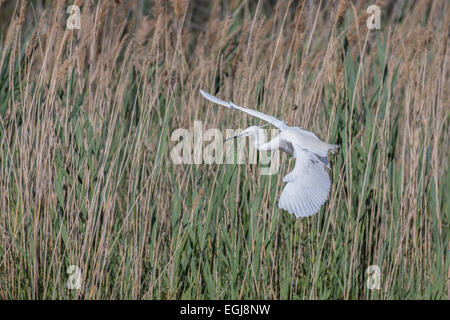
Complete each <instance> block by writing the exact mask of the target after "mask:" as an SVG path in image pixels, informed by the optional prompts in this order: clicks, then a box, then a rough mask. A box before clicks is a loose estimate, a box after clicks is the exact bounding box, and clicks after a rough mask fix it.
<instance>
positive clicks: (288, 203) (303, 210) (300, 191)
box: [278, 146, 331, 218]
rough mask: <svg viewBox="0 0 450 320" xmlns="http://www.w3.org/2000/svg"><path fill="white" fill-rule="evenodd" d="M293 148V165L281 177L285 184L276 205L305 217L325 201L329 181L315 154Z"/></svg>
mask: <svg viewBox="0 0 450 320" xmlns="http://www.w3.org/2000/svg"><path fill="white" fill-rule="evenodd" d="M294 150H295V152H294V156H295V161H296V162H295V167H294V170H292V171H291V172H290V173H288V174H287V175H286V176H285V177H284V178H283V181H284V182H287V184H286V186H285V187H284V189H283V192H282V193H281V197H280V201H279V202H278V207H279V208H280V209H284V210H287V211H289V213H294V214H295V216H296V217H297V218H298V217H307V216H310V215H313V214H315V213H317V212H318V211H319V210H320V207H321V206H322V205H323V204H324V203H325V201H327V199H328V194H329V193H330V188H331V181H330V177H329V176H328V173H327V172H326V171H325V167H324V164H323V162H321V161H319V160H318V159H317V158H316V155H314V154H313V153H311V152H309V151H307V150H305V149H301V148H300V147H299V146H294Z"/></svg>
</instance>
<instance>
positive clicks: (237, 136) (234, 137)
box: [223, 133, 243, 141]
mask: <svg viewBox="0 0 450 320" xmlns="http://www.w3.org/2000/svg"><path fill="white" fill-rule="evenodd" d="M242 135H243V134H242V133H241V134H238V135H236V136H233V137H229V138H226V139H223V141H227V140H231V139H236V138H239V137H240V136H242Z"/></svg>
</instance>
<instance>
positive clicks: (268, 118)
mask: <svg viewBox="0 0 450 320" xmlns="http://www.w3.org/2000/svg"><path fill="white" fill-rule="evenodd" d="M200 93H201V94H202V96H203V97H205V98H206V99H208V100H209V101H211V102H214V103H217V104H220V105H221V106H224V107H227V108H230V109H237V110H240V111H243V112H245V113H248V114H249V115H252V116H254V117H257V118H260V119H262V120H264V121H266V122H268V123H270V124H272V125H274V126H275V127H277V128H278V129H280V130H284V129H285V128H286V127H287V126H286V123H285V122H284V121H283V120H280V119H277V118H275V117H272V116H269V115H268V114H265V113H262V112H259V111H256V110H252V109H248V108H244V107H240V106H238V105H236V104H234V103H233V102H231V101H230V102H226V101H223V100H220V99H219V98H217V97H215V96H213V95H211V94H209V93H207V92H205V91H203V90H202V89H200Z"/></svg>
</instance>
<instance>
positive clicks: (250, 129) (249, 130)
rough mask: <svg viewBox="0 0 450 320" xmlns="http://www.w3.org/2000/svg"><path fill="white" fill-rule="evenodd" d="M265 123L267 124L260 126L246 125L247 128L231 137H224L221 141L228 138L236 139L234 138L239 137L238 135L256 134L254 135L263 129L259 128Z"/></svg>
mask: <svg viewBox="0 0 450 320" xmlns="http://www.w3.org/2000/svg"><path fill="white" fill-rule="evenodd" d="M267 125H268V124H265V125H263V126H260V127H258V126H251V127H248V128H247V129H245V130H244V131H242V132H241V133H239V134H238V135H235V136H233V137H230V138H227V139H224V140H223V141H227V140H230V139H236V138H239V137H246V136H256V135H257V134H259V133H260V132H261V131H263V129H261V128H262V127H265V126H267Z"/></svg>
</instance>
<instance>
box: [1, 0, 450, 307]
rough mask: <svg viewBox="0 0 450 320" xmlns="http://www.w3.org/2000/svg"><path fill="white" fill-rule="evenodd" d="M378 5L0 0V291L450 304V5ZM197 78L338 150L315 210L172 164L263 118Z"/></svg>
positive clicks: (256, 178)
mask: <svg viewBox="0 0 450 320" xmlns="http://www.w3.org/2000/svg"><path fill="white" fill-rule="evenodd" d="M374 2H376V4H377V5H378V6H379V7H380V8H381V29H379V30H377V29H374V30H369V29H368V28H367V27H366V20H367V18H368V14H367V13H366V8H367V7H368V6H369V5H371V4H374V3H372V2H369V1H346V0H339V1H287V0H286V1H283V0H280V1H268V0H267V1H237V0H229V1H217V0H214V1H201V0H199V1H194V0H192V1H186V0H185V1H183V0H173V1H137V0H130V1H122V0H116V1H90V0H89V1H75V5H78V6H80V8H81V28H80V29H73V30H71V29H68V28H66V22H67V19H68V17H69V14H70V13H67V12H66V10H67V8H68V7H69V6H70V5H72V4H74V2H73V1H61V0H59V1H43V0H34V1H24V0H20V1H0V190H1V197H0V253H1V254H0V298H1V299H449V298H450V280H449V277H450V254H449V250H450V248H449V235H450V228H449V214H450V210H449V209H450V208H449V206H450V204H449V201H448V199H449V188H450V186H449V184H450V175H449V172H448V165H449V161H448V160H449V159H448V156H449V150H448V146H449V144H450V141H449V110H450V108H449V86H448V83H449V78H448V77H449V75H448V57H449V50H448V49H449V44H448V38H449V32H450V4H449V2H448V1H444V0H442V1H428V0H418V1H409V0H404V1H374ZM199 89H204V90H205V91H208V92H211V93H213V94H216V95H217V96H219V97H220V98H223V99H230V100H232V101H234V102H235V103H237V104H239V105H242V106H247V107H250V108H255V109H258V110H261V111H263V112H265V113H268V114H271V115H274V116H277V117H281V118H283V119H285V120H286V121H287V122H288V124H289V125H295V126H301V127H303V128H305V129H307V130H311V131H313V132H315V133H316V134H317V135H318V136H319V137H320V138H321V139H322V140H325V141H327V142H329V143H333V144H340V145H341V149H340V151H339V152H338V154H337V155H336V156H332V157H331V165H332V170H331V172H330V175H331V178H332V190H331V193H330V196H329V200H328V202H327V203H326V205H325V206H324V207H323V208H322V209H321V211H320V212H319V213H318V214H317V215H315V216H312V217H310V218H305V219H298V220H297V219H295V217H294V216H292V215H289V214H288V213H287V212H284V211H281V210H279V209H278V207H277V202H278V198H279V196H280V193H281V190H282V186H283V183H282V177H283V176H284V174H286V173H287V172H289V171H290V169H291V168H292V166H293V164H294V160H293V159H290V158H289V157H286V155H281V167H280V170H279V172H278V173H277V174H275V175H261V174H260V170H259V169H260V167H261V166H260V165H259V164H221V163H215V164H206V163H204V162H203V163H200V164H175V163H174V162H173V161H172V159H171V151H172V150H173V148H174V146H175V145H176V144H177V142H176V141H172V139H171V135H172V133H173V132H174V130H176V129H178V128H186V129H188V130H192V129H193V126H194V121H202V123H203V130H207V129H210V128H218V129H220V130H224V131H225V130H226V129H237V128H244V127H246V126H249V125H254V124H258V123H259V122H258V121H257V120H256V119H254V118H251V117H247V116H243V115H242V114H238V113H236V112H233V111H231V110H228V109H225V108H221V107H218V106H214V105H212V104H210V103H208V102H207V101H205V100H204V99H203V98H202V97H201V96H200V95H199V92H198V90H199ZM207 144H208V142H203V146H204V147H205V146H206V145H207ZM71 265H75V266H77V272H75V274H74V273H73V272H74V271H73V270H72V271H71V269H69V266H71ZM371 265H376V266H378V267H379V271H380V288H379V289H373V290H372V289H369V288H368V286H367V282H368V281H369V280H370V277H371V276H373V275H370V274H368V272H367V270H368V269H367V268H368V267H369V266H371ZM73 276H79V279H80V281H81V287H80V288H79V289H71V288H70V286H68V283H69V282H70V281H71V279H73V278H72V277H73Z"/></svg>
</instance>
